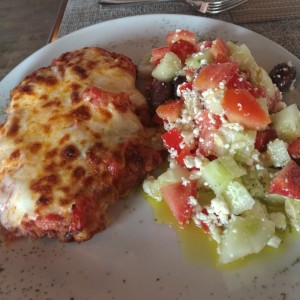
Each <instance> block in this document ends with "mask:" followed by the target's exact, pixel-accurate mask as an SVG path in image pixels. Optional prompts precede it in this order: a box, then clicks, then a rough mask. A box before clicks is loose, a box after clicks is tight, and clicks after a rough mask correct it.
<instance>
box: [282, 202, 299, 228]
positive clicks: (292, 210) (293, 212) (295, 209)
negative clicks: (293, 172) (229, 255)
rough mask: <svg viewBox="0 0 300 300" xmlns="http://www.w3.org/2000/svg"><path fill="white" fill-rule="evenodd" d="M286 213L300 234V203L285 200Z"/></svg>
mask: <svg viewBox="0 0 300 300" xmlns="http://www.w3.org/2000/svg"><path fill="white" fill-rule="evenodd" d="M285 212H286V214H287V216H288V217H289V219H290V222H291V224H292V226H293V227H294V228H295V229H296V230H297V231H298V232H300V201H299V200H295V199H290V198H287V199H286V200H285Z"/></svg>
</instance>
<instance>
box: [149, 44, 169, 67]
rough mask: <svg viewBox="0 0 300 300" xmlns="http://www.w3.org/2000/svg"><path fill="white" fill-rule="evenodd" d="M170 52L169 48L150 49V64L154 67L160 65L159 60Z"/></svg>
mask: <svg viewBox="0 0 300 300" xmlns="http://www.w3.org/2000/svg"><path fill="white" fill-rule="evenodd" d="M170 51H171V50H170V47H168V46H165V47H159V48H154V49H152V52H151V58H150V62H151V64H152V65H153V66H155V67H156V66H157V65H158V64H159V63H160V61H161V59H162V58H163V57H164V56H165V55H166V54H167V53H168V52H170Z"/></svg>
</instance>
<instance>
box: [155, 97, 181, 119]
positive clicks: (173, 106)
mask: <svg viewBox="0 0 300 300" xmlns="http://www.w3.org/2000/svg"><path fill="white" fill-rule="evenodd" d="M183 105H184V102H183V101H182V100H170V101H168V102H165V103H163V104H161V105H160V106H159V107H158V108H157V109H156V113H157V115H158V116H159V117H160V118H162V119H163V120H166V121H168V122H175V121H176V120H177V119H178V117H179V116H180V114H181V110H182V108H183Z"/></svg>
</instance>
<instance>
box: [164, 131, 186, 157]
mask: <svg viewBox="0 0 300 300" xmlns="http://www.w3.org/2000/svg"><path fill="white" fill-rule="evenodd" d="M161 138H162V140H163V141H164V144H165V145H166V147H167V149H168V150H171V149H175V150H176V151H177V152H180V151H181V149H180V146H179V144H180V143H181V142H182V141H183V137H182V136H181V133H180V131H179V129H178V128H176V127H174V128H173V129H171V130H170V131H167V132H166V133H164V134H163V135H162V136H161Z"/></svg>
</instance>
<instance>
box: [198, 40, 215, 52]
mask: <svg viewBox="0 0 300 300" xmlns="http://www.w3.org/2000/svg"><path fill="white" fill-rule="evenodd" d="M211 46H212V41H202V42H199V43H197V44H196V51H197V52H202V51H204V50H206V49H209V48H211Z"/></svg>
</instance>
